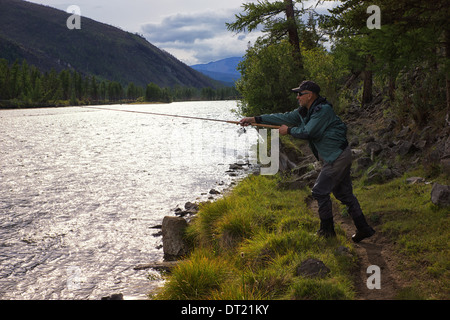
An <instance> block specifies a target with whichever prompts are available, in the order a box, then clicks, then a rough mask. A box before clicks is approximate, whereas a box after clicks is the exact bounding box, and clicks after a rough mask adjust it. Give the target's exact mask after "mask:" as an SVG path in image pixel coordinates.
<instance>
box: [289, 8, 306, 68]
mask: <svg viewBox="0 0 450 320" xmlns="http://www.w3.org/2000/svg"><path fill="white" fill-rule="evenodd" d="M284 3H285V5H286V19H287V31H288V35H289V43H290V44H291V45H292V48H293V49H292V50H293V51H292V55H293V57H294V60H295V61H296V62H297V67H298V68H299V71H300V72H302V73H303V61H302V55H301V52H300V39H299V37H298V28H297V23H296V21H295V12H294V4H293V3H292V0H284Z"/></svg>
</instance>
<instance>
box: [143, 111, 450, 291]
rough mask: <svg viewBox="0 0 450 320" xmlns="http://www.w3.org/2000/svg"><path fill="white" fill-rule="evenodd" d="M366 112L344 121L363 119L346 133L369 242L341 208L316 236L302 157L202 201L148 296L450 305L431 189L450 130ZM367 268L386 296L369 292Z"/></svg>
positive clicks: (443, 219) (442, 234)
mask: <svg viewBox="0 0 450 320" xmlns="http://www.w3.org/2000/svg"><path fill="white" fill-rule="evenodd" d="M351 111H352V110H351ZM369 111H370V112H368V113H367V114H364V115H361V114H356V113H355V112H353V113H352V112H350V113H349V114H348V115H347V116H348V117H347V120H349V122H350V123H353V124H354V123H356V122H358V123H359V125H358V126H353V127H352V128H351V132H352V133H353V134H352V135H351V136H353V139H352V142H351V144H352V149H353V154H354V156H355V160H354V166H353V168H354V170H353V178H354V187H355V190H354V192H355V194H356V196H357V197H358V199H359V200H360V202H361V206H362V208H363V211H364V213H365V215H366V217H367V219H368V221H369V222H370V224H371V225H373V227H374V228H375V230H376V231H377V233H376V235H375V236H374V237H372V238H370V239H366V240H365V241H363V242H362V243H359V244H354V243H353V242H352V241H351V235H352V234H353V233H354V230H355V229H354V225H353V223H352V221H351V219H350V218H349V217H348V215H347V214H346V211H345V208H344V207H342V206H340V205H339V204H338V203H337V202H336V201H335V203H334V209H335V210H334V215H335V220H336V232H337V238H336V239H328V240H326V239H322V238H319V237H317V236H316V235H315V232H316V231H317V229H318V228H319V219H318V215H317V212H316V210H315V208H314V201H311V197H310V187H311V182H312V181H313V180H314V177H315V176H316V175H317V171H316V169H315V166H314V163H313V162H314V160H312V159H311V155H308V154H306V153H305V154H304V155H303V157H301V159H300V161H297V164H300V165H298V166H297V167H296V168H295V169H294V170H292V171H291V172H290V173H289V174H286V173H285V174H278V175H276V176H254V175H252V176H249V177H248V178H246V179H245V180H243V181H242V182H241V183H240V184H239V185H238V186H237V187H236V188H234V189H233V190H232V192H231V193H230V194H229V195H227V196H226V197H224V198H222V199H219V200H217V201H216V202H214V203H207V204H203V205H201V206H200V210H199V212H198V214H197V215H196V217H195V219H193V220H192V223H191V224H190V225H189V227H188V228H187V232H186V238H187V240H188V241H189V243H190V244H191V246H192V251H191V253H190V254H189V255H188V256H187V257H186V259H185V260H182V261H180V262H179V263H178V264H177V266H176V267H175V268H174V269H173V270H172V272H171V273H170V274H169V275H168V276H167V278H166V283H165V285H164V287H163V288H162V289H161V290H160V291H159V292H158V293H155V294H154V295H153V296H152V298H153V299H169V300H170V299H176V300H179V299H181V300H190V299H213V300H220V299H226V300H240V299H245V300H247V299H248V300H251V299H282V300H292V299H308V300H310V299H312V300H328V299H332V300H336V299H345V300H348V299H350V300H352V299H362V300H372V299H373V300H376V299H383V300H384V299H405V300H409V299H448V298H449V297H450V295H449V292H450V290H449V287H450V272H449V269H450V268H449V261H450V259H449V254H450V253H449V251H450V250H449V249H450V245H449V243H450V241H449V240H450V231H449V229H448V225H449V222H450V221H449V220H450V218H449V215H448V207H445V205H441V204H436V203H434V202H433V201H432V196H431V193H432V189H433V186H434V185H435V184H442V185H448V181H449V178H448V167H447V166H446V159H447V158H446V154H447V153H448V150H447V149H448V146H447V144H448V143H446V140H447V139H446V138H445V137H446V135H445V130H446V129H443V130H441V131H438V130H437V128H438V127H437V128H433V129H431V130H432V131H433V135H431V134H430V132H429V131H430V128H428V129H427V128H425V129H424V130H423V132H422V131H418V130H417V128H415V127H413V126H411V127H406V128H403V129H401V128H400V129H399V128H394V126H393V125H386V124H384V123H383V124H380V123H379V122H380V121H383V122H384V121H386V122H388V121H389V120H388V119H385V118H383V117H382V116H380V117H377V115H376V114H375V113H379V112H381V113H382V112H383V110H382V109H381V108H373V109H371V110H369ZM374 119H377V121H374ZM376 122H378V123H376ZM363 128H364V129H363ZM376 128H383V129H380V130H377V129H376ZM447 137H448V136H447ZM447 142H448V140H447ZM431 146H433V147H431ZM300 148H302V147H300ZM441 149H442V150H441ZM304 151H305V150H304V148H303V149H302V150H300V152H291V153H297V154H299V153H302V152H304ZM436 153H437V154H438V156H436ZM433 157H434V158H435V159H436V161H434V162H431V161H429V159H432V158H433ZM297 160H298V159H297ZM311 160H312V161H311ZM372 265H376V266H378V267H379V268H380V269H379V270H380V272H381V274H380V284H381V289H374V288H372V289H371V288H369V287H368V285H367V284H368V282H367V281H368V279H369V277H370V276H371V274H370V273H367V272H368V268H369V267H370V266H372ZM371 272H373V271H371Z"/></svg>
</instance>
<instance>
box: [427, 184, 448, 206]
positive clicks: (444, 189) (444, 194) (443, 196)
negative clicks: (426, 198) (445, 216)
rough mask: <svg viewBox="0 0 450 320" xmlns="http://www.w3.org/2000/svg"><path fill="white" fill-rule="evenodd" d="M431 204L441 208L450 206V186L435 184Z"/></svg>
mask: <svg viewBox="0 0 450 320" xmlns="http://www.w3.org/2000/svg"><path fill="white" fill-rule="evenodd" d="M431 202H433V203H434V204H435V205H437V206H440V207H447V206H450V186H444V185H441V184H438V183H435V184H434V185H433V189H431Z"/></svg>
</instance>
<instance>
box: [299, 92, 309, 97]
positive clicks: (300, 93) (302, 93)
mask: <svg viewBox="0 0 450 320" xmlns="http://www.w3.org/2000/svg"><path fill="white" fill-rule="evenodd" d="M310 93H311V92H298V93H297V97H301V96H304V95H305V94H310Z"/></svg>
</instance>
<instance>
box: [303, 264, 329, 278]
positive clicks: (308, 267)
mask: <svg viewBox="0 0 450 320" xmlns="http://www.w3.org/2000/svg"><path fill="white" fill-rule="evenodd" d="M328 273H330V269H329V268H328V267H327V266H326V265H325V264H324V263H323V262H322V261H320V260H317V259H307V260H305V261H303V262H302V263H301V264H300V266H299V267H298V268H297V275H298V276H304V277H308V278H325V277H326V276H327V274H328Z"/></svg>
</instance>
